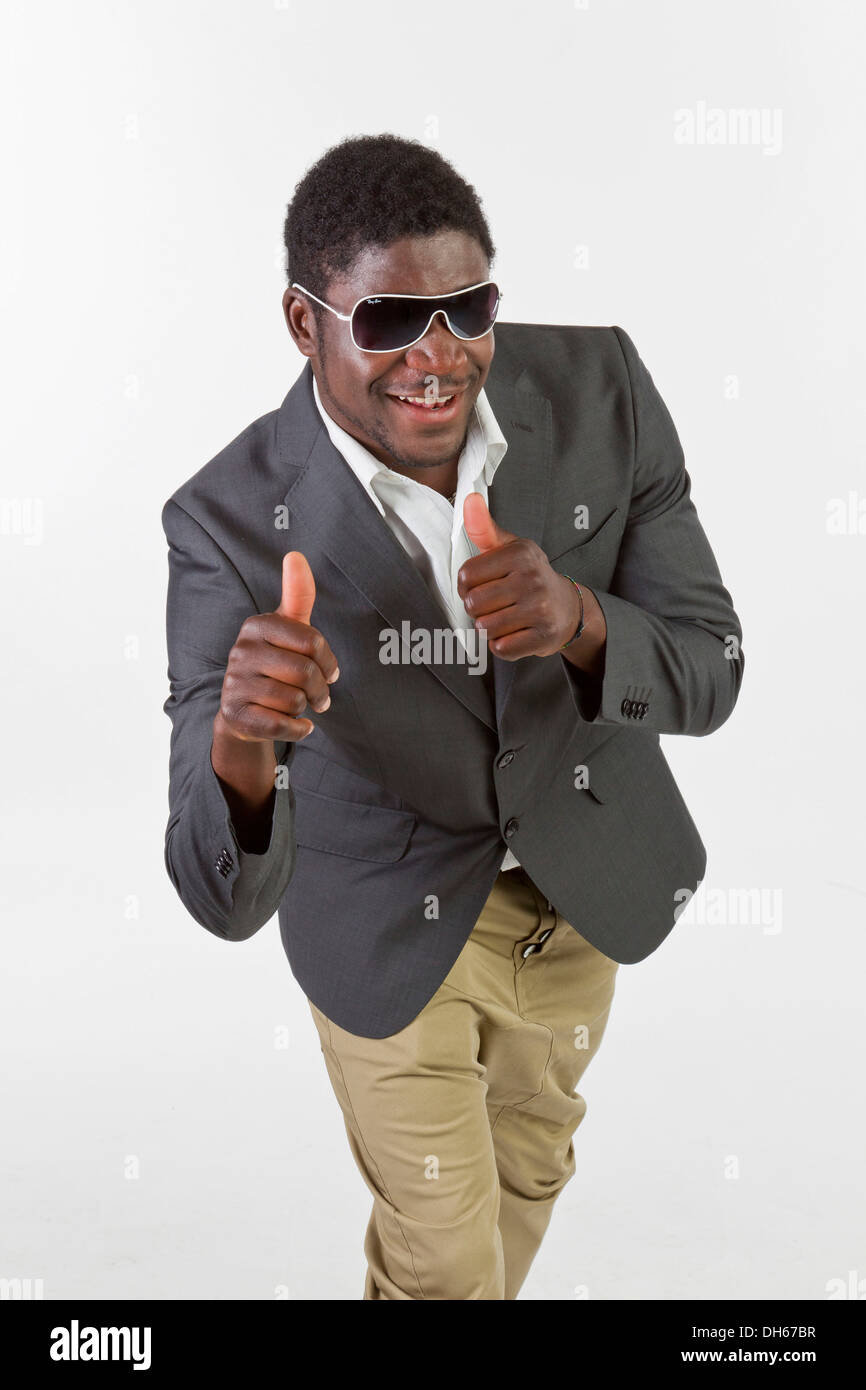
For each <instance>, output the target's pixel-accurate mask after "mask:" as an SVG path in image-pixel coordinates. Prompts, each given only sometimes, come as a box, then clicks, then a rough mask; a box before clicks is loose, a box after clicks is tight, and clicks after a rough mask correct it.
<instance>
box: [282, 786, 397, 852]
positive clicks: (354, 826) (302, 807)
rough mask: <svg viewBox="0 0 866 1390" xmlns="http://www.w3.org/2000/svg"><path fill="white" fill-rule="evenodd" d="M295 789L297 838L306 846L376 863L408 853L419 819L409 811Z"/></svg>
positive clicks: (300, 843) (300, 788) (304, 789)
mask: <svg viewBox="0 0 866 1390" xmlns="http://www.w3.org/2000/svg"><path fill="white" fill-rule="evenodd" d="M293 791H294V798H295V809H294V833H295V840H296V841H297V843H298V845H300V846H302V847H303V848H305V849H315V850H320V851H321V852H322V853H323V854H341V855H344V856H345V857H346V858H348V859H369V860H370V861H371V862H372V863H376V864H393V863H395V862H396V861H397V860H398V859H400V858H402V856H403V854H405V852H406V847H407V845H408V844H409V840H410V838H411V836H412V831H413V830H414V829H415V822H416V819H417V818H416V817H415V816H414V815H412V813H411V812H410V811H397V810H391V809H390V808H389V807H387V806H372V805H369V804H367V803H365V802H361V801H343V800H342V799H341V798H340V797H336V796H324V795H323V794H322V793H321V792H313V791H309V790H308V789H307V788H305V787H297V786H296V787H293Z"/></svg>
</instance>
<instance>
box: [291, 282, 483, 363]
mask: <svg viewBox="0 0 866 1390" xmlns="http://www.w3.org/2000/svg"><path fill="white" fill-rule="evenodd" d="M483 285H495V286H496V293H497V295H498V298H497V300H496V315H495V317H494V320H493V323H491V325H490V327H489V328H485V330H484V332H483V333H477V334H476V335H475V337H474V338H464V337H463V336H462V335H461V334H460V333H454V328H453V326H452V324H451V320H450V319H449V317H448V310H447V309H442V308H439V309H434V310H433V313H432V314H431V315H430V317H429V319H428V320H427V322H426V324H425V325H424V332H423V333H419V334H418V337H417V338H413V339H412V341H411V343H405V344H404V346H403V347H397V348H365V347H361V346H360V344H359V343H356V342H355V329H354V325H353V324H352V319H353V317H354V314H355V310H356V309H357V307H358V305H359V304H363V303H364V301H365V300H367V299H436V300H442V299H455V298H456V297H457V295H458V294H468V293H469V291H470V290H480V289H481V287H482V286H483ZM292 289H293V290H300V291H301V293H302V294H305V295H306V296H307V298H308V299H315V301H316V303H317V304H321V306H322V308H323V309H328V310H329V311H330V312H331V313H332V314H334V315H336V317H337V318H338V319H342V320H343V322H344V323H348V324H349V325H350V328H349V334H350V337H351V339H352V346H353V347H355V348H357V350H358V352H376V353H385V352H405V351H406V349H407V348H410V347H414V346H415V344H416V343H420V341H421V339H422V338H423V337H424V336H425V334H426V333H427V330H428V329H429V327H430V325H431V323H432V322H433V320H434V319H435V317H436V315H437V314H444V316H445V322H446V323H447V325H448V331H449V332H450V333H454V337H455V338H456V339H457V340H458V342H461V343H477V342H478V341H479V339H481V338H486V337H487V334H488V333H492V332H493V329H494V327H495V325H496V319H497V318H498V317H499V306H500V304H501V303H502V291H501V290H500V288H499V285H498V284H497V282H496V281H495V280H479V281H478V284H477V285H466V286H465V288H464V289H462V290H452V291H451V293H450V294H362V295H361V298H360V299H356V300H355V303H354V304H353V305H352V308H351V310H350V312H349V313H348V314H341V313H340V311H339V309H335V308H334V306H333V305H332V304H326V303H325V301H324V299H319V297H318V296H317V295H315V294H311V293H310V291H309V290H306V289H304V286H303V285H301V284H299V282H298V281H297V280H293V281H292Z"/></svg>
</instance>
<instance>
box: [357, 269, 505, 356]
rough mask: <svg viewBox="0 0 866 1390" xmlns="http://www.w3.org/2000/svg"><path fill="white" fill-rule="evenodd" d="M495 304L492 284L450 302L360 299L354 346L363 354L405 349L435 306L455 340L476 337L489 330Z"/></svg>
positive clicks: (422, 326)
mask: <svg viewBox="0 0 866 1390" xmlns="http://www.w3.org/2000/svg"><path fill="white" fill-rule="evenodd" d="M498 304H499V291H498V289H497V288H496V286H495V285H481V286H480V287H479V288H478V289H475V290H467V291H466V293H465V294H459V295H455V296H454V298H453V299H441V300H435V299H413V298H411V297H410V296H407V297H406V298H405V299H404V298H402V297H401V296H399V295H397V296H395V297H394V298H392V299H387V298H385V297H381V298H377V297H376V296H375V295H374V296H372V297H371V298H370V299H364V300H362V301H361V303H360V304H359V305H358V307H357V308H356V310H355V315H354V318H353V321H352V330H353V333H354V336H355V342H356V343H357V345H358V347H360V348H364V349H365V350H366V351H367V352H395V351H397V349H398V348H403V347H408V346H409V344H410V343H414V342H415V340H416V339H417V338H419V337H420V336H421V334H422V333H423V332H424V330H425V328H426V327H427V324H428V322H429V320H430V315H431V314H432V313H433V311H434V309H435V308H436V307H437V306H441V307H442V308H443V309H444V310H445V311H446V312H447V314H448V317H449V319H450V321H451V323H452V325H453V327H454V332H455V333H456V334H457V336H458V337H459V338H480V337H481V335H482V333H486V332H487V330H488V329H489V328H490V327H492V325H493V322H494V320H495V318H496V310H497V307H498Z"/></svg>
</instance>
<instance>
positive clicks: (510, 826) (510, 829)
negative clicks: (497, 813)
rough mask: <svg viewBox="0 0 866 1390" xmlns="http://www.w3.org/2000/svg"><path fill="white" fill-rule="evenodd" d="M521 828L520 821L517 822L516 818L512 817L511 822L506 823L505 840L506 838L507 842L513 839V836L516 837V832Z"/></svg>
mask: <svg viewBox="0 0 866 1390" xmlns="http://www.w3.org/2000/svg"><path fill="white" fill-rule="evenodd" d="M519 826H520V821H519V820H517V819H516V818H515V817H514V816H512V817H511V820H509V821H506V822H505V838H506V839H507V840H510V839H511V837H512V835H514V834H515V832H516V831H517V830H518V828H519Z"/></svg>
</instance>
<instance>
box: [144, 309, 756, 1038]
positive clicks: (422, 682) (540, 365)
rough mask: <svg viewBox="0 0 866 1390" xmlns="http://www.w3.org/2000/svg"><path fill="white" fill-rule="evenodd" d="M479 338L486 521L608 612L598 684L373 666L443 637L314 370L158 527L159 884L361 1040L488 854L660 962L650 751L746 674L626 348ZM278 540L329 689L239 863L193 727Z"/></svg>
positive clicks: (662, 805) (462, 920) (659, 855)
mask: <svg viewBox="0 0 866 1390" xmlns="http://www.w3.org/2000/svg"><path fill="white" fill-rule="evenodd" d="M495 336H496V350H495V356H494V359H493V364H492V367H491V369H490V373H489V376H488V379H487V382H486V385H485V390H486V392H487V395H488V398H489V400H490V404H491V406H492V408H493V411H494V413H495V415H496V418H497V420H498V422H499V425H500V427H501V429H502V431H503V433H504V434H505V436H506V438H507V440H508V452H507V453H506V455H505V458H504V459H503V461H502V463H501V464H500V466H499V468H498V470H497V473H496V476H495V478H494V481H493V485H492V488H491V491H490V499H489V504H490V510H491V513H492V515H493V517H494V518H495V520H496V521H497V522H498V523H499V524H500V525H501V526H503V527H505V528H506V529H507V530H509V531H512V532H514V533H515V534H517V535H520V536H528V537H531V538H532V539H533V540H535V541H536V542H537V543H538V544H539V545H540V546H541V547H542V549H543V550H544V551H545V553H546V555H547V556H548V558H549V560H550V562H551V564H552V566H553V568H554V569H556V570H558V571H559V572H560V573H564V574H569V575H571V576H572V577H573V578H575V579H577V580H580V581H582V582H585V583H586V584H587V585H588V586H589V587H590V588H592V589H593V591H594V592H595V594H596V596H597V598H598V600H599V603H600V604H601V607H602V609H603V611H604V615H605V618H606V620H607V648H606V660H605V670H604V677H603V679H602V680H601V681H591V680H588V679H587V678H585V677H583V676H581V675H580V674H579V673H578V672H577V671H576V670H575V668H574V667H572V666H571V665H570V664H569V663H568V662H567V661H566V660H565V658H564V657H563V656H561V655H559V654H556V655H553V656H549V657H527V658H524V659H522V660H520V661H516V662H508V661H502V660H501V659H499V658H496V657H494V656H493V655H492V654H490V655H489V661H490V663H492V668H493V678H492V680H490V679H488V680H483V679H479V676H478V674H477V673H472V672H470V670H469V669H468V667H467V666H466V665H459V664H455V663H453V662H452V663H448V662H445V661H443V662H441V663H440V664H435V663H431V664H429V665H414V664H409V663H407V664H402V665H383V664H382V662H381V660H380V646H381V643H380V632H381V631H382V630H383V629H385V628H393V629H396V630H397V631H398V632H400V631H404V630H405V629H402V628H401V624H402V623H404V622H405V621H408V622H409V623H410V625H411V629H427V630H428V631H432V630H434V629H442V628H444V627H445V626H446V625H447V620H446V619H445V617H444V614H443V612H442V610H441V609H440V608H439V607H438V605H437V603H436V602H435V600H434V599H433V597H432V596H431V593H430V592H429V590H428V589H427V587H426V585H425V583H424V581H423V580H422V578H421V577H420V575H419V573H418V571H417V570H416V569H415V567H414V566H413V564H412V562H411V560H410V559H409V558H408V556H407V555H406V553H405V552H404V550H403V548H402V546H401V545H400V543H399V542H398V541H397V540H396V538H395V537H394V536H393V535H392V533H391V531H390V530H389V528H388V527H387V525H386V523H385V522H384V520H383V518H382V517H381V516H380V515H379V513H378V512H377V510H376V508H375V507H374V505H373V503H372V502H371V501H370V499H369V497H368V496H367V495H366V493H365V492H364V490H363V488H362V486H361V484H360V483H359V482H358V480H357V478H356V477H355V476H354V474H353V473H352V471H351V469H350V468H349V467H348V465H347V464H346V463H345V461H344V460H343V459H342V457H341V456H340V454H339V453H338V452H337V451H336V449H335V448H334V447H333V445H332V444H331V441H330V439H329V437H328V433H327V431H326V430H325V429H324V427H323V425H322V421H321V417H320V416H319V414H318V411H317V409H316V405H315V401H314V399H313V394H312V373H311V368H310V365H309V363H307V364H306V366H305V368H304V370H303V371H302V372H301V375H300V376H299V377H298V379H297V381H296V382H295V383H294V385H293V386H292V388H291V390H290V391H289V393H288V395H287V396H286V398H285V400H284V401H283V403H282V405H281V406H280V408H279V409H278V410H274V411H271V412H270V413H269V414H267V415H264V416H262V418H261V419H259V420H256V421H255V422H254V423H253V424H251V425H250V426H249V427H248V428H247V429H246V430H244V431H243V433H242V434H240V435H238V437H237V438H236V439H235V440H233V441H232V443H230V444H229V445H227V446H226V448H225V449H223V450H222V451H221V452H220V453H219V454H217V455H216V457H215V458H213V459H211V461H210V462H209V463H207V464H206V465H205V466H204V467H203V468H201V469H200V470H199V471H198V472H197V473H196V474H195V475H194V476H193V477H192V478H190V479H189V480H188V481H187V482H186V483H184V484H183V486H182V487H180V488H178V490H177V491H176V492H175V493H174V495H173V496H172V497H171V498H170V499H169V501H168V502H167V503H166V504H165V507H164V509H163V514H162V519H163V526H164V529H165V533H166V537H167V540H168V544H169V586H168V612H167V627H168V661H169V671H168V674H169V679H170V688H171V694H170V696H169V699H168V700H167V702H166V704H165V710H166V712H167V713H168V715H169V716H170V718H171V721H172V740H171V760H170V787H169V804H170V814H169V820H168V826H167V830H166V844H165V857H166V865H167V868H168V873H169V876H170V878H171V880H172V882H173V883H174V885H175V888H176V889H177V891H178V893H179V895H180V897H181V900H182V901H183V903H184V905H185V906H186V908H187V910H188V911H189V912H190V914H191V915H192V916H193V917H194V918H195V920H196V921H197V922H199V923H200V924H201V925H202V926H203V927H205V928H207V930H208V931H210V932H212V933H213V934H214V935H215V936H219V937H222V938H223V939H224V940H226V941H243V940H245V939H246V938H247V937H249V936H252V934H253V933H254V932H256V931H258V930H259V929H260V928H261V927H262V926H264V924H265V923H266V922H268V921H269V920H270V918H271V917H272V916H273V914H274V913H275V912H279V922H280V931H281V935H282V940H283V944H284V947H285V950H286V953H287V955H288V959H289V962H290V965H291V968H292V971H293V973H294V975H295V977H296V979H297V980H298V982H299V983H300V985H301V987H302V989H303V990H304V992H305V994H306V995H308V996H309V998H310V999H312V1001H313V1003H315V1004H316V1005H318V1007H319V1008H320V1009H321V1010H322V1011H323V1012H324V1013H325V1014H326V1015H327V1016H328V1017H329V1018H331V1019H332V1020H333V1021H334V1022H335V1023H337V1024H338V1025H339V1026H341V1027H342V1028H345V1029H347V1030H348V1031H349V1032H352V1033H356V1034H360V1035H362V1036H366V1037H372V1038H378V1037H387V1036H389V1035H390V1034H392V1033H395V1032H397V1031H398V1030H399V1029H401V1028H403V1027H405V1026H406V1025H407V1024H408V1023H410V1022H411V1021H412V1019H413V1018H414V1017H415V1016H416V1015H417V1014H418V1013H419V1011H420V1010H421V1009H422V1008H423V1007H424V1005H425V1004H426V1003H427V1001H428V1000H429V999H430V998H431V996H432V995H433V994H434V993H435V991H436V990H437V989H438V987H439V985H440V984H441V983H442V981H443V980H444V978H445V976H446V975H447V974H448V971H449V970H450V968H451V966H452V964H453V963H454V961H455V960H456V958H457V956H458V954H459V952H460V950H461V948H462V946H463V945H464V943H465V941H466V939H467V937H468V936H469V934H470V932H471V931H472V928H473V925H474V923H475V921H476V920H477V918H478V915H479V913H480V911H481V909H482V907H483V906H484V902H485V900H486V898H487V895H488V893H489V892H490V890H491V888H492V886H493V883H494V881H495V879H496V876H497V873H498V872H499V866H500V864H501V862H502V858H503V854H504V852H505V849H506V847H507V846H511V848H513V850H514V852H515V854H516V855H517V857H518V859H519V860H520V862H521V863H522V864H523V866H524V867H525V869H526V871H527V872H528V873H529V875H530V876H531V878H532V879H533V880H534V882H535V883H536V884H537V885H538V887H539V889H540V890H541V892H542V893H543V894H544V895H545V896H546V897H547V898H548V899H549V900H550V901H551V902H552V904H553V905H554V906H555V908H556V909H557V910H558V911H559V912H560V913H561V914H562V915H563V916H564V917H565V918H566V919H567V921H569V922H570V923H571V924H572V925H573V926H574V927H575V928H576V929H577V930H579V931H580V932H581V933H582V934H583V935H584V936H586V937H587V938H588V940H589V941H591V942H592V943H593V944H594V945H596V946H597V947H598V948H599V949H600V950H602V951H604V952H605V953H606V954H607V955H609V956H611V957H612V958H613V959H614V960H616V961H619V962H634V961H639V960H642V959H644V957H646V956H647V955H649V954H650V952H651V951H653V950H655V948H656V947H657V946H658V945H659V944H660V943H661V941H662V940H663V939H664V938H665V937H666V936H667V935H668V933H669V932H670V931H671V929H672V927H673V926H674V922H675V919H676V916H677V914H678V912H679V910H680V908H681V906H682V904H683V902H684V900H685V899H686V898H687V896H688V895H689V894H690V893H691V892H693V891H694V890H695V888H696V887H697V886H698V884H699V882H700V880H701V879H702V877H703V875H704V871H705V867H706V852H705V849H704V845H703V843H702V841H701V839H700V836H699V834H698V831H697V829H696V828H695V825H694V823H693V821H692V819H691V816H690V815H689V812H688V810H687V808H686V805H685V803H684V801H683V798H682V796H681V794H680V792H679V790H678V788H677V786H676V783H675V781H674V778H673V775H672V774H671V771H670V769H669V767H668V764H667V762H666V760H665V758H664V755H663V754H662V752H661V749H660V747H659V734H692V735H703V734H710V733H712V732H713V731H714V730H715V729H717V728H719V726H720V725H721V724H723V723H724V721H725V720H726V719H727V718H728V716H729V714H730V713H731V711H732V709H733V707H734V704H735V703H736V700H737V696H738V693H739V688H740V683H741V680H742V673H743V656H742V651H741V637H742V634H741V629H740V624H739V621H738V618H737V615H736V613H735V612H734V608H733V606H732V602H731V598H730V595H729V593H728V591H727V590H726V588H725V587H724V585H723V583H722V580H721V577H720V575H719V570H718V567H717V565H716V562H715V559H714V557H713V553H712V551H711V549H710V545H709V543H708V541H707V538H706V536H705V534H704V531H703V529H702V527H701V524H700V522H699V520H698V516H697V513H696V511H695V508H694V505H693V503H692V501H691V498H690V479H689V475H688V473H687V472H686V470H685V467H684V461H683V454H682V449H681V447H680V443H679V440H678V438H677V434H676V430H675V428H674V425H673V422H672V420H671V417H670V415H669V413H668V411H667V409H666V407H665V405H664V403H663V401H662V400H661V397H660V396H659V394H658V392H657V390H656V388H655V386H654V384H653V381H652V379H651V377H650V375H649V373H648V371H647V369H646V367H645V366H644V364H643V362H642V361H641V359H640V358H639V356H638V354H637V351H636V349H635V347H634V344H633V343H632V342H631V340H630V338H629V337H628V336H627V334H626V333H624V332H623V330H622V329H620V328H580V327H567V326H562V327H560V326H551V325H547V324H519V323H499V324H497V326H496V329H495ZM579 507H586V508H587V509H588V513H587V515H588V518H589V524H588V527H587V528H586V529H581V530H578V529H576V524H575V516H576V512H575V509H576V508H579ZM578 515H580V514H578ZM287 550H300V551H302V552H303V553H304V555H305V556H306V557H307V559H308V561H309V563H310V566H311V568H312V571H313V574H314V576H315V580H316V603H315V607H314V609H313V614H312V619H311V621H312V622H313V624H314V625H315V626H316V627H318V628H319V629H320V630H321V631H322V632H323V633H324V634H325V636H326V637H327V639H328V641H329V642H330V644H331V647H332V648H333V650H334V653H335V654H336V657H337V660H338V661H339V664H340V672H341V674H340V679H339V680H338V681H337V682H336V683H335V684H334V685H333V686H332V687H331V691H330V694H331V707H330V709H329V710H328V711H327V712H326V713H324V714H321V715H314V722H315V726H316V727H315V731H314V732H313V733H312V734H310V735H309V737H308V738H307V739H305V740H304V741H303V742H302V743H300V744H296V745H292V744H289V745H285V744H280V745H278V747H277V755H278V758H279V759H280V760H281V761H282V763H283V764H284V765H285V766H286V767H287V769H288V777H287V782H288V785H287V786H286V787H284V788H281V789H280V790H278V791H277V795H276V802H275V810H274V818H273V828H272V834H271V840H270V844H269V846H268V849H267V850H266V851H265V852H264V853H262V854H251V853H246V852H244V851H242V850H241V849H240V848H239V846H238V843H237V839H236V836H235V832H234V829H233V827H232V822H231V816H230V814H229V810H228V806H227V804H226V801H225V798H224V796H223V793H222V789H221V787H220V783H219V781H218V779H217V777H216V774H215V773H214V771H213V768H212V766H211V762H210V744H211V732H212V723H213V718H214V715H215V713H216V711H217V709H218V707H219V700H220V690H221V686H222V679H223V674H224V671H225V667H226V662H227V659H228V654H229V651H230V649H231V647H232V645H233V644H234V642H235V640H236V638H237V635H238V632H239V629H240V627H241V624H242V623H243V621H244V619H245V618H247V617H249V616H250V614H252V613H255V612H266V611H267V612H269V611H273V610H274V609H276V607H277V605H278V604H279V601H280V589H281V562H282V557H283V555H284V553H285V552H286V551H287ZM581 767H585V768H586V769H587V775H588V786H586V787H584V786H582V785H580V784H581V783H582V781H583V780H584V778H583V777H582V775H581V774H580V773H579V772H576V769H579V768H581ZM576 784H577V785H576Z"/></svg>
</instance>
